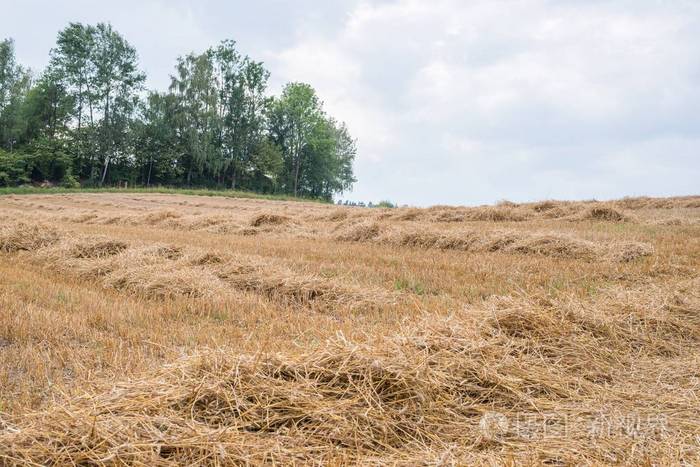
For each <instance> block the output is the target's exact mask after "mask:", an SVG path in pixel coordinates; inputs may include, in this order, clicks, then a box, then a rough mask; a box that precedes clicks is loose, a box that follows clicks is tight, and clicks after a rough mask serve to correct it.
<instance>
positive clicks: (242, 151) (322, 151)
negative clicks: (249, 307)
mask: <svg viewBox="0 0 700 467" xmlns="http://www.w3.org/2000/svg"><path fill="white" fill-rule="evenodd" d="M269 77H270V73H269V71H268V70H267V69H265V66H264V64H263V63H262V62H258V61H255V60H253V59H251V58H250V57H248V56H246V55H243V54H242V53H241V52H239V51H238V50H237V48H236V43H235V42H234V41H232V40H225V41H223V42H221V43H220V44H218V45H216V46H214V47H211V48H209V49H207V50H205V51H204V52H201V53H194V52H193V53H189V54H187V55H184V56H181V57H180V58H178V60H177V63H176V64H175V67H174V70H173V74H172V75H171V83H170V86H169V88H168V89H167V90H161V91H158V90H146V89H145V80H146V75H145V73H143V71H141V69H140V67H139V63H138V55H137V52H136V49H135V48H134V47H133V46H132V45H131V44H129V42H128V41H127V40H126V39H125V38H124V37H123V36H121V35H120V34H119V33H118V32H117V31H115V30H114V29H113V28H112V26H111V25H109V24H104V23H99V24H97V25H84V24H81V23H71V24H69V25H68V26H67V27H66V28H65V29H63V30H62V31H61V32H59V34H58V37H57V40H56V45H55V47H54V48H53V49H52V50H51V51H50V63H49V66H48V67H47V68H46V69H45V70H43V71H42V72H41V73H40V74H38V75H34V74H32V73H31V72H30V71H29V70H28V69H26V68H24V67H22V66H21V65H19V64H18V63H17V61H16V58H15V53H14V43H13V41H12V40H11V39H5V40H3V41H2V42H0V186H3V185H18V184H24V183H32V182H34V183H41V182H45V181H48V182H52V183H57V184H63V185H66V186H79V185H83V186H102V185H114V184H117V183H121V182H129V183H130V184H132V185H144V186H150V185H155V184H158V185H167V186H190V187H191V186H201V187H220V188H224V187H230V188H237V189H245V190H251V191H257V192H264V193H280V194H293V195H294V196H307V197H315V198H323V199H328V200H330V199H332V197H333V196H334V194H338V193H342V192H343V191H345V190H347V189H349V188H350V187H351V186H352V184H353V183H354V182H355V178H354V175H353V168H352V165H353V161H354V158H355V155H356V145H355V140H354V139H353V138H352V137H351V136H350V133H349V130H348V128H347V126H346V125H345V124H344V123H341V122H338V121H336V120H335V119H334V118H332V117H331V116H329V115H327V114H326V112H325V111H324V109H323V103H322V101H321V100H320V98H319V96H318V95H317V94H316V91H315V90H314V89H313V88H312V87H311V86H310V85H308V84H304V83H289V84H287V85H286V86H285V87H284V89H283V91H282V93H281V95H280V96H279V97H275V96H272V95H271V94H270V93H269V92H268V79H269Z"/></svg>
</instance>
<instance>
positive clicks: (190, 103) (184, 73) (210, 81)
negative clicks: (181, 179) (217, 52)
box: [170, 52, 222, 186]
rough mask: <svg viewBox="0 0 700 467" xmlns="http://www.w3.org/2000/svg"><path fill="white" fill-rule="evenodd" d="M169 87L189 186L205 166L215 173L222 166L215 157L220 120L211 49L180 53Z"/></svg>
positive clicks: (179, 147)
mask: <svg viewBox="0 0 700 467" xmlns="http://www.w3.org/2000/svg"><path fill="white" fill-rule="evenodd" d="M170 91H171V93H173V94H174V96H175V101H176V114H175V125H176V133H177V137H178V140H179V143H178V149H179V153H180V162H181V163H182V164H183V166H184V168H185V171H186V174H187V177H186V183H187V185H188V186H190V185H191V184H192V181H193V177H194V176H195V175H199V174H204V173H206V171H207V169H209V170H212V169H213V170H212V171H213V172H214V173H217V172H218V170H219V169H220V167H221V166H222V164H221V162H220V161H218V160H217V158H216V156H217V152H216V146H215V142H214V137H215V135H216V132H217V130H218V128H219V125H220V122H219V116H218V113H217V110H218V107H217V105H218V95H217V94H218V93H217V90H216V87H215V82H214V63H213V60H212V56H211V53H209V52H207V53H203V54H201V55H195V54H189V55H187V56H186V57H180V58H179V59H178V63H177V74H176V75H175V76H173V77H172V80H171V84H170Z"/></svg>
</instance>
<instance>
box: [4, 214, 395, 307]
mask: <svg viewBox="0 0 700 467" xmlns="http://www.w3.org/2000/svg"><path fill="white" fill-rule="evenodd" d="M0 250H2V251H6V252H14V251H18V250H25V251H26V253H28V254H29V255H30V259H31V260H34V261H35V262H37V263H38V264H40V265H42V266H45V267H48V268H50V269H52V270H54V271H59V272H61V273H63V274H66V275H69V276H72V277H79V278H82V279H86V280H98V281H99V282H100V283H101V284H102V285H103V286H105V287H109V288H113V289H117V290H122V291H126V292H129V293H134V294H139V295H143V296H146V297H148V298H164V297H175V296H186V297H202V296H222V295H225V294H227V293H231V292H253V293H257V294H260V295H261V296H263V297H265V298H266V299H271V300H275V301H281V302H285V303H288V304H291V305H297V306H309V307H314V308H318V309H322V308H323V309H326V308H328V309H332V308H333V307H341V308H342V307H345V306H347V307H356V308H360V307H362V308H368V307H369V308H371V307H372V306H373V304H376V303H383V304H386V303H392V302H393V301H394V300H395V298H396V297H393V296H392V295H391V294H388V293H385V292H383V291H381V290H379V289H372V288H366V287H364V288H360V287H354V286H352V285H347V284H341V283H338V282H335V281H332V280H330V279H327V278H323V277H318V276H316V275H313V274H300V273H298V272H294V271H292V270H291V269H289V268H286V267H284V266H283V265H279V264H273V263H272V262H270V261H266V260H264V259H263V258H260V257H255V256H251V255H222V254H217V253H213V252H208V251H202V250H199V249H196V248H187V249H185V248H182V247H175V246H170V245H143V244H128V243H126V242H123V241H117V240H112V239H110V238H108V237H105V236H100V237H91V236H85V235H77V234H70V233H67V232H58V231H54V230H52V229H49V228H48V227H46V226H42V225H34V226H29V225H27V224H22V223H20V224H16V225H8V226H5V227H4V228H3V229H2V231H0Z"/></svg>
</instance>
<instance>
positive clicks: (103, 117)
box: [50, 23, 146, 185]
mask: <svg viewBox="0 0 700 467" xmlns="http://www.w3.org/2000/svg"><path fill="white" fill-rule="evenodd" d="M50 69H51V71H52V74H54V75H55V76H57V77H60V82H61V84H62V86H63V87H64V88H65V89H66V90H67V92H68V93H69V95H70V96H71V97H72V99H73V101H74V103H75V108H74V110H73V112H72V115H73V116H74V118H75V123H76V125H75V127H74V131H73V140H74V142H75V144H74V145H73V148H72V149H73V150H74V153H75V155H76V158H77V159H78V164H79V165H82V158H83V157H82V155H83V152H84V150H85V151H86V152H87V153H88V158H87V159H88V160H87V164H88V172H89V176H90V178H91V179H94V178H96V176H97V170H98V168H97V167H96V166H95V165H94V164H96V163H99V165H100V167H99V183H100V185H102V184H104V182H105V180H106V178H107V174H108V170H109V167H110V164H111V163H112V162H113V161H114V160H115V159H116V158H118V157H119V156H126V152H127V148H128V140H129V138H128V134H127V132H128V128H129V124H130V121H131V119H132V116H133V113H134V110H135V108H136V104H137V102H138V92H139V91H140V90H141V89H142V87H143V83H144V81H145V79H146V77H145V75H144V74H143V73H142V72H141V71H140V70H139V69H138V58H137V54H136V49H134V48H133V47H132V46H131V45H130V44H129V43H128V42H127V41H126V40H125V39H124V38H123V37H122V36H121V35H120V34H119V33H117V32H116V31H114V29H113V28H112V26H111V25H109V24H105V23H99V24H97V25H96V26H85V25H82V24H80V23H71V24H70V25H69V26H68V27H67V28H65V29H64V30H63V31H61V32H60V33H59V35H58V40H57V42H56V48H55V49H53V50H52V51H51V68H50ZM86 120H87V128H85V121H86Z"/></svg>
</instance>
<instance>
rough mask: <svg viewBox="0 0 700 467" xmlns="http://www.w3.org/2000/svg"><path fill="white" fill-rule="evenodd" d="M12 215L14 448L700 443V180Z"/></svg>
mask: <svg viewBox="0 0 700 467" xmlns="http://www.w3.org/2000/svg"><path fill="white" fill-rule="evenodd" d="M0 222H1V224H0V465H37V464H39V465H46V464H51V465H163V466H165V465H192V464H210V465H239V464H259V463H270V464H285V465H286V464H319V465H320V464H331V465H335V464H362V465H365V464H373V465H380V464H402V465H417V464H418V465H425V464H429V465H433V464H439V465H444V464H446V465H470V464H482V465H501V464H511V465H513V464H516V465H520V464H525V465H531V464H542V463H546V464H557V465H560V464H584V465H586V464H587V465H601V464H624V465H640V464H641V465H695V464H698V463H700V404H698V400H700V370H699V369H700V198H698V197H684V198H668V199H655V198H634V199H632V198H630V199H624V200H618V201H607V202H596V201H585V202H563V201H554V200H548V201H542V202H538V203H525V204H515V203H508V202H502V203H499V204H498V205H497V206H482V207H472V208H468V207H450V206H438V207H433V208H427V209H418V208H399V209H363V208H350V207H340V206H331V205H323V204H316V203H304V202H285V201H262V200H256V199H233V198H219V197H206V198H205V197H196V196H184V195H161V194H129V193H124V194H120V193H109V194H87V193H80V194H66V195H23V196H2V197H0Z"/></svg>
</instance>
